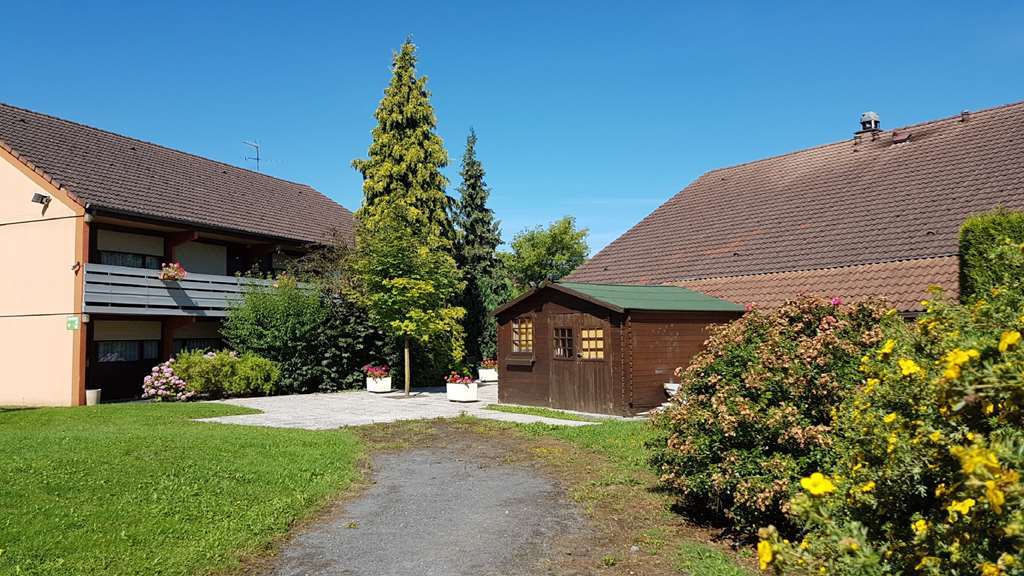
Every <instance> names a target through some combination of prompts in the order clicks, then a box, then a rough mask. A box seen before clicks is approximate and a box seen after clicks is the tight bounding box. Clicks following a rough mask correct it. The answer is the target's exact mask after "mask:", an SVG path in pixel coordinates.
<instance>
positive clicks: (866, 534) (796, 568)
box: [758, 245, 1024, 576]
mask: <svg viewBox="0 0 1024 576" xmlns="http://www.w3.org/2000/svg"><path fill="white" fill-rule="evenodd" d="M1022 248H1024V246H1021V245H1014V246H1004V247H1002V248H1000V250H1001V254H1002V257H1003V258H1007V259H1010V260H1011V261H1015V262H1017V264H1018V266H1017V272H1016V273H1015V274H1010V275H1008V276H1007V277H1005V278H1004V279H1003V280H1004V281H1005V284H1004V286H1001V287H997V288H994V289H990V290H989V293H988V294H985V295H984V297H980V296H979V297H975V298H974V299H972V300H971V301H969V302H967V303H965V304H963V305H959V304H953V303H946V302H943V301H942V300H941V298H935V299H932V300H930V301H928V302H926V306H927V311H926V312H925V313H924V314H923V315H922V316H921V317H920V318H919V320H918V321H917V323H916V325H915V326H914V327H913V328H912V329H902V328H900V327H898V326H890V327H888V328H887V334H886V339H885V340H883V343H882V344H881V345H880V346H879V347H878V348H877V349H876V350H874V351H872V352H871V353H870V354H868V355H865V356H864V357H863V358H862V362H861V371H862V375H861V378H860V385H859V386H858V388H857V390H856V392H855V393H854V394H852V395H851V396H850V397H849V398H848V399H847V401H845V402H844V403H843V404H842V406H841V407H840V409H839V410H838V411H837V414H836V428H837V431H836V437H837V443H836V454H837V462H836V463H835V465H833V466H825V467H823V468H822V469H821V470H820V471H819V472H818V474H817V475H809V476H807V478H806V482H805V486H804V490H803V493H802V494H799V495H797V496H795V497H794V498H793V500H792V512H793V514H794V517H795V518H796V519H797V521H798V522H800V523H801V524H802V525H803V526H804V528H805V530H806V535H805V536H804V537H803V538H802V539H801V540H799V541H798V542H790V541H787V540H786V539H785V538H784V535H782V534H780V533H779V531H778V530H776V529H775V528H774V527H770V528H766V529H764V530H762V532H761V537H762V541H761V542H760V543H759V545H758V557H759V560H760V564H761V566H762V567H763V568H771V569H773V570H774V571H775V572H776V573H779V574H804V573H814V574H819V573H820V574H835V575H850V576H853V575H867V576H871V575H897V574H900V575H902V574H927V575H934V576H938V575H940V574H942V575H946V574H956V575H980V576H1000V575H1021V574H1024V558H1022V557H1021V550H1022V549H1024V486H1022V485H1021V482H1020V476H1021V472H1022V470H1024V428H1022V426H1024V412H1022V406H1024V347H1022V343H1021V333H1022V332H1024V297H1022V295H1024V286H1022V285H1021V280H1020V279H1021V278H1024V274H1022V273H1021V272H1022V271H1024V254H1022Z"/></svg>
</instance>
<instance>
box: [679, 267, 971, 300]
mask: <svg viewBox="0 0 1024 576" xmlns="http://www.w3.org/2000/svg"><path fill="white" fill-rule="evenodd" d="M957 260H958V258H957V257H956V256H943V257H940V258H920V259H917V260H900V261H897V262H882V263H879V264H861V265H857V266H845V267H840V268H820V269H817V270H799V271H795V272H772V273H769V274H751V275H747V276H730V277H725V278H703V279H700V280H685V281H682V282H673V283H672V284H674V285H678V286H683V287H685V288H689V289H691V290H696V291H698V292H703V293H705V294H708V295H710V296H715V297H716V298H722V299H724V300H729V301H732V302H737V303H741V304H752V305H754V306H765V307H772V306H778V305H779V304H782V303H783V302H785V301H786V300H788V299H791V298H796V297H797V296H802V295H809V296H820V297H823V298H831V297H833V296H838V297H840V298H842V299H843V300H844V301H847V302H853V301H856V300H863V299H865V298H868V297H872V296H879V295H883V296H884V297H885V298H886V299H887V300H889V302H890V303H892V304H893V305H894V306H896V307H897V308H898V309H900V310H903V311H919V310H921V309H922V306H921V300H923V299H925V298H929V297H930V295H929V293H928V289H929V288H930V287H932V286H939V287H941V288H942V289H943V290H945V293H946V295H947V296H949V297H951V298H956V297H957V295H958V293H959V279H958V276H957V272H958V263H957Z"/></svg>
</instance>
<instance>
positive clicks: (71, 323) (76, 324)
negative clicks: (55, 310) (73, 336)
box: [67, 316, 82, 330]
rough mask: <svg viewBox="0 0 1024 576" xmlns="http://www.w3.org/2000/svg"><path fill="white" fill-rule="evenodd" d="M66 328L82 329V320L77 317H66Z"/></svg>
mask: <svg viewBox="0 0 1024 576" xmlns="http://www.w3.org/2000/svg"><path fill="white" fill-rule="evenodd" d="M67 327H68V330H78V329H79V328H81V327H82V319H81V318H79V317H78V316H68V318H67Z"/></svg>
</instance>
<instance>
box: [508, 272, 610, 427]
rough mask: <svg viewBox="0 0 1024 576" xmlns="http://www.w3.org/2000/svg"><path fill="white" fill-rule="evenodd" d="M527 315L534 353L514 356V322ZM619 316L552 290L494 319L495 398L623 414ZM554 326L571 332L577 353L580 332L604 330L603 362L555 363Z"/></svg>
mask: <svg viewBox="0 0 1024 576" xmlns="http://www.w3.org/2000/svg"><path fill="white" fill-rule="evenodd" d="M524 315H527V316H530V317H532V318H533V323H534V328H533V329H534V343H533V353H532V354H515V353H512V320H513V319H515V318H517V317H519V316H524ZM622 324H623V317H622V315H621V314H617V313H615V312H613V311H611V310H607V309H605V308H601V307H599V306H596V305H594V304H591V303H589V302H586V301H583V300H579V299H577V298H574V297H572V296H569V295H567V294H563V293H561V292H558V291H556V290H545V291H542V292H541V293H539V294H537V295H535V296H534V297H532V298H529V299H527V300H525V301H523V302H520V303H519V304H518V305H516V306H515V307H513V308H512V309H509V310H506V311H505V312H504V313H502V314H501V315H500V316H499V318H498V365H499V370H500V376H499V386H498V397H499V400H500V401H501V402H506V403H510V404H524V405H529V406H547V407H552V408H560V409H565V410H579V411H583V412H594V413H603V414H622V413H623V411H624V402H625V397H626V394H625V390H624V387H623V382H624V373H623V364H622V330H621V328H622ZM556 327H567V328H572V329H573V332H574V336H575V339H576V351H577V352H578V351H579V350H580V330H582V329H590V328H601V329H603V330H604V337H605V338H604V347H605V348H604V350H605V355H604V356H605V357H604V359H603V360H585V359H580V358H574V359H556V358H554V341H553V334H554V329H555V328H556Z"/></svg>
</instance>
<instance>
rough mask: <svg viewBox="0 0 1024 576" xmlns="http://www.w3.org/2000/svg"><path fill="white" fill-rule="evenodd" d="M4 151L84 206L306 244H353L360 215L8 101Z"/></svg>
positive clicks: (0, 133)
mask: <svg viewBox="0 0 1024 576" xmlns="http://www.w3.org/2000/svg"><path fill="white" fill-rule="evenodd" d="M0 146H3V147H4V148H5V149H7V150H8V151H10V152H12V153H14V154H15V155H16V156H18V157H19V158H20V159H21V160H22V161H24V162H25V163H26V164H28V165H29V166H31V167H32V168H33V169H36V170H37V171H41V172H42V173H44V174H45V175H46V176H47V177H49V178H50V179H51V180H52V181H54V182H55V183H57V184H58V185H62V186H64V187H65V188H67V189H68V190H69V192H70V193H71V194H72V195H73V197H75V198H76V199H78V200H79V201H80V202H82V203H83V204H88V205H90V206H91V207H94V208H99V209H106V210H111V211H116V212H122V213H128V214H133V215H137V216H143V217H149V218H155V219H160V220H171V221H175V222H182V223H188V224H193V225H196V226H208V227H213V228H219V229H226V230H232V231H237V232H242V233H247V234H256V235H260V236H270V237H274V238H281V239H288V240H295V241H299V242H325V241H329V240H330V239H331V238H332V235H333V234H334V232H335V231H336V232H337V234H338V235H339V236H340V237H341V238H345V239H348V240H350V241H351V239H352V235H353V225H354V221H353V216H352V212H350V211H349V210H347V209H345V208H344V207H343V206H341V205H340V204H338V203H336V202H334V201H332V200H331V199H329V198H327V197H326V196H324V195H323V194H321V193H320V192H318V191H316V190H315V189H313V188H311V187H310V186H307V185H305V184H297V183H295V182H288V181H286V180H281V179H279V178H274V177H271V176H267V175H266V174H260V173H258V172H252V171H250V170H245V169H243V168H238V167H236V166H231V165H229V164H224V163H222V162H216V161H214V160H209V159H206V158H202V157H199V156H195V155H193V154H188V153H185V152H180V151H178V150H172V149H170V148H165V147H163V146H159V145H156V144H151V143H149V142H143V141H141V140H136V139H134V138H128V137H126V136H120V135H118V134H113V133H111V132H106V131H104V130H99V129H96V128H91V127H89V126H84V125H82V124H77V123H74V122H69V121H67V120H62V119H60V118H55V117H53V116H48V115H45V114H40V113H37V112H32V111H29V110H24V109H21V108H16V107H14V106H9V105H6V104H0Z"/></svg>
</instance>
